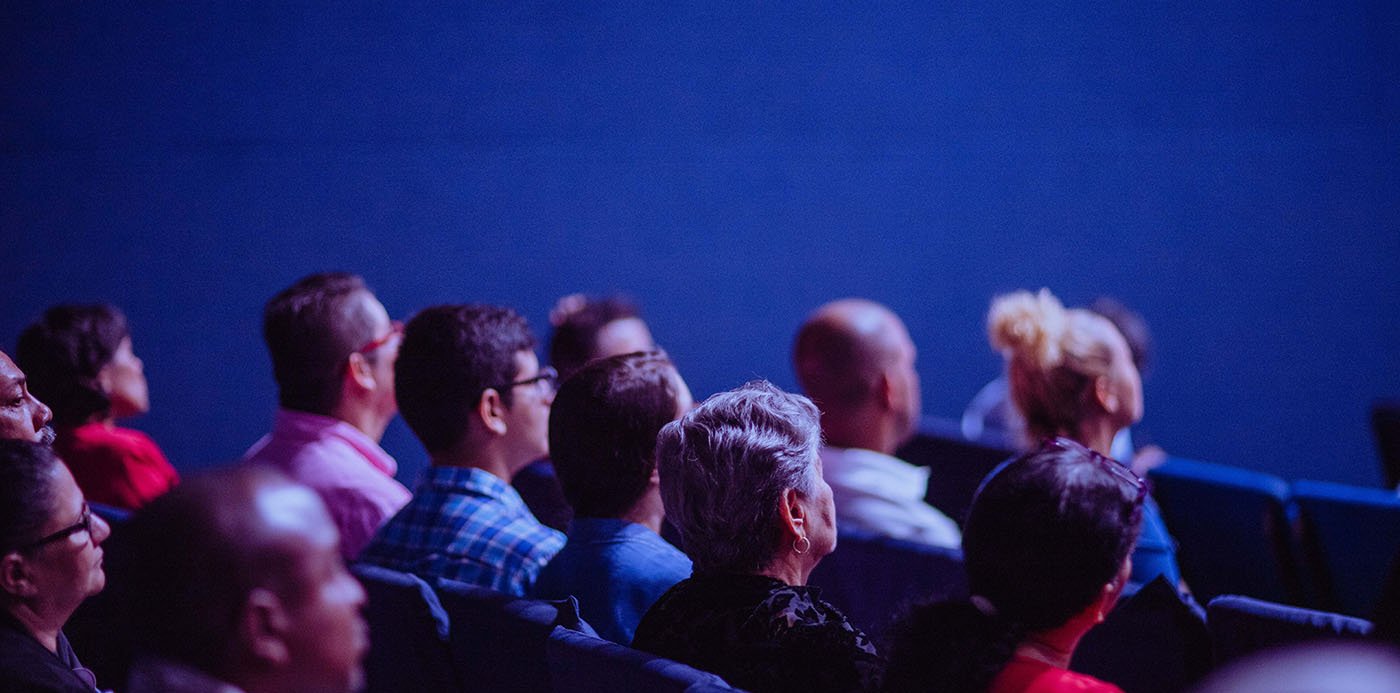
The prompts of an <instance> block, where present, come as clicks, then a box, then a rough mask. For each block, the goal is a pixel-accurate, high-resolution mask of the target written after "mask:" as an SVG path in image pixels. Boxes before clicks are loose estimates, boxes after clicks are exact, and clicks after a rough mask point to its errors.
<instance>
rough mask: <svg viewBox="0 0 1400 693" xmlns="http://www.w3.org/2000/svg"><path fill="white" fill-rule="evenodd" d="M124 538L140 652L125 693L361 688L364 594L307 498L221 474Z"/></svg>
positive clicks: (236, 472) (274, 477) (265, 477)
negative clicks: (126, 545) (126, 543)
mask: <svg viewBox="0 0 1400 693" xmlns="http://www.w3.org/2000/svg"><path fill="white" fill-rule="evenodd" d="M123 529H124V534H123V537H124V538H125V539H127V540H129V542H130V543H129V544H128V547H129V549H130V552H131V553H130V559H131V562H130V575H129V577H130V582H129V584H127V585H125V587H126V589H125V590H124V594H128V595H129V604H128V606H129V610H130V616H129V619H130V625H131V628H130V632H131V633H132V634H133V635H134V636H135V637H136V643H135V644H136V646H137V651H138V652H139V653H140V656H139V658H138V660H137V662H136V664H135V665H134V667H133V669H132V672H131V679H130V687H129V688H128V691H129V693H216V692H222V693H229V692H231V691H240V692H242V693H282V692H285V693H312V692H319V693H348V692H350V691H355V690H358V689H360V688H361V686H362V684H363V679H364V675H363V672H362V670H361V667H360V660H361V658H362V657H363V656H364V654H365V652H366V650H367V648H368V646H369V638H368V633H367V629H366V626H365V621H364V619H363V618H362V617H361V616H360V610H361V609H362V608H363V606H364V603H365V592H364V590H363V589H362V588H361V587H360V583H359V582H357V581H356V580H355V578H354V577H353V576H352V575H350V573H349V571H347V570H346V569H345V564H344V562H343V561H342V560H341V556H340V537H339V533H338V532H337V531H336V528H335V525H334V523H333V522H332V520H331V517H330V515H329V514H328V513H327V512H326V507H325V505H324V504H323V503H322V502H321V499H320V498H319V497H318V496H317V495H316V494H315V493H314V492H312V491H311V490H310V489H308V488H306V487H304V486H301V485H299V484H296V483H294V482H293V481H291V480H290V479H288V478H287V477H285V476H284V475H282V474H281V473H280V472H278V471H276V470H274V469H271V468H269V467H262V466H257V465H241V466H237V467H231V468H226V469H223V470H220V471H218V472H215V473H212V474H208V475H204V476H199V477H195V478H193V479H190V480H189V481H188V482H186V483H185V484H183V485H181V486H180V487H179V488H176V489H175V490H174V491H172V492H170V493H168V494H166V495H165V496H162V497H161V498H158V499H156V500H155V501H154V502H152V503H151V504H150V505H148V506H147V507H146V508H144V509H142V510H141V511H140V512H138V513H137V514H136V516H135V517H134V518H133V519H132V520H131V524H130V525H129V526H128V527H125V528H123ZM383 635H384V637H394V634H392V633H385V634H383Z"/></svg>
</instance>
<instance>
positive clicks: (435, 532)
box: [360, 305, 564, 595]
mask: <svg viewBox="0 0 1400 693" xmlns="http://www.w3.org/2000/svg"><path fill="white" fill-rule="evenodd" d="M394 377H395V381H396V390H397V394H398V402H399V409H400V411H401V412H402V413H403V418H404V421H405V422H406V423H408V427H409V428H410V429H412V430H413V433H414V435H416V436H418V439H419V440H420V441H422V443H423V447H424V448H426V449H427V451H428V456H429V458H430V460H431V462H432V467H431V468H430V469H429V470H428V472H427V474H426V475H425V477H424V479H423V481H422V482H421V484H420V485H419V486H418V488H417V489H416V492H415V493H414V496H413V500H411V501H409V503H408V505H407V506H405V507H404V509H403V510H401V511H399V513H398V514H397V515H395V516H394V517H393V518H392V519H391V520H389V522H388V523H387V524H386V525H385V526H384V528H383V529H382V530H380V532H379V534H378V535H376V536H375V538H374V541H372V542H371V543H370V545H369V547H368V548H366V549H365V551H364V553H363V554H362V555H361V556H360V559H361V560H362V561H365V562H367V563H374V564H376V565H381V566H384V567H386V568H391V569H394V570H401V571H405V572H411V573H416V574H418V575H419V576H421V577H424V578H427V579H429V580H431V579H432V578H437V577H444V578H450V579H452V580H459V581H461V582H467V583H471V584H476V585H481V586H483V587H489V588H492V589H495V590H499V591H501V592H507V593H510V594H514V595H524V594H525V593H526V592H527V591H528V590H529V589H530V587H531V585H533V584H534V582H535V579H536V577H537V576H538V575H539V572H540V569H541V568H543V567H544V565H545V563H546V562H548V561H549V559H550V558H552V557H553V556H554V554H555V553H557V552H558V551H559V549H560V548H561V547H562V546H563V545H564V535H563V534H561V533H559V532H558V531H556V530H554V529H550V528H548V527H545V526H544V525H542V524H540V522H539V520H537V519H536V518H535V516H534V515H532V514H531V513H530V510H529V508H527V507H526V506H525V503H524V502H523V501H521V499H520V494H518V493H516V491H515V489H513V488H511V486H510V481H511V479H512V478H514V477H515V475H516V473H517V472H519V471H520V470H521V469H523V468H524V467H525V466H526V465H528V464H530V462H532V461H534V460H536V459H539V458H541V457H544V456H545V455H547V454H548V453H549V437H548V434H549V408H550V405H551V404H552V403H553V402H554V385H555V380H556V378H557V376H556V374H555V372H554V370H553V369H552V368H541V367H540V362H539V359H538V358H537V357H536V355H535V339H534V337H533V336H532V335H531V333H530V328H529V326H528V325H527V324H526V323H525V319H524V318H522V317H521V316H519V315H518V314H516V313H515V312H514V311H512V310H510V309H508V308H499V307H495V306H482V305H455V306H438V307H435V308H429V309H427V310H425V311H423V312H421V313H419V314H418V315H417V316H415V317H414V318H413V320H411V321H409V323H408V327H407V328H406V329H405V330H404V335H403V345H402V347H401V349H400V352H399V359H398V362H397V363H396V364H395V366H394Z"/></svg>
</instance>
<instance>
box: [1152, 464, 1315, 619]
mask: <svg viewBox="0 0 1400 693" xmlns="http://www.w3.org/2000/svg"><path fill="white" fill-rule="evenodd" d="M1150 477H1151V479H1152V496H1153V498H1155V499H1156V501H1157V505H1158V507H1159V508H1161V510H1162V516H1163V519H1164V520H1166V523H1167V526H1168V527H1171V532H1172V534H1173V535H1174V536H1175V538H1176V541H1177V545H1178V549H1177V562H1178V564H1179V565H1180V566H1181V572H1182V576H1183V577H1184V578H1185V579H1186V584H1188V585H1190V586H1191V590H1192V592H1194V593H1195V594H1196V595H1197V596H1198V597H1199V598H1201V599H1203V600H1209V599H1210V598H1211V597H1214V596H1216V595H1219V594H1252V595H1256V596H1258V597H1260V598H1263V599H1269V600H1272V601H1277V602H1286V603H1292V604H1301V603H1304V601H1303V600H1304V595H1303V592H1302V583H1301V580H1300V578H1299V569H1298V561H1297V556H1296V551H1295V550H1294V547H1293V541H1292V529H1291V526H1290V523H1289V517H1288V510H1287V508H1288V483H1287V482H1285V481H1284V480H1283V479H1280V478H1278V477H1276V476H1273V475H1271V474H1264V473H1262V472H1255V471H1249V470H1246V469H1239V468H1236V467H1227V466H1225V465H1219V464H1208V463H1205V462H1196V461H1193V460H1186V459H1181V458H1178V457H1173V458H1170V459H1169V460H1167V462H1166V463H1164V464H1162V465H1161V466H1159V467H1157V468H1156V469H1153V470H1152V471H1151V472H1150Z"/></svg>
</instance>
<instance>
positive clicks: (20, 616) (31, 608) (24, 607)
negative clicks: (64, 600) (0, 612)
mask: <svg viewBox="0 0 1400 693" xmlns="http://www.w3.org/2000/svg"><path fill="white" fill-rule="evenodd" d="M45 611H46V609H44V608H43V607H36V606H35V605H33V604H14V605H11V606H10V608H9V612H10V616H11V617H13V618H14V619H15V620H16V621H19V624H20V625H21V626H23V627H24V630H25V632H27V633H29V634H30V635H31V636H33V638H34V639H35V640H38V641H39V644H40V645H43V646H44V648H45V649H47V650H48V651H49V652H54V653H57V652H58V631H59V629H61V628H62V627H63V622H64V621H67V620H68V618H67V617H66V616H65V617H64V618H55V617H54V616H53V615H52V614H47V613H44V612H45ZM71 614H72V611H71V610H70V611H69V615H71Z"/></svg>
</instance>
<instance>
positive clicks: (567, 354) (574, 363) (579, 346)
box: [549, 294, 641, 378]
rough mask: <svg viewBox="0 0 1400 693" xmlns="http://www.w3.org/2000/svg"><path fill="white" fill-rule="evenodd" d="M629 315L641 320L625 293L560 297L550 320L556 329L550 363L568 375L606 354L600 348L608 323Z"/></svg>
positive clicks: (551, 337)
mask: <svg viewBox="0 0 1400 693" xmlns="http://www.w3.org/2000/svg"><path fill="white" fill-rule="evenodd" d="M628 318H635V319H639V320H640V319H641V314H640V313H639V312H638V311H637V306H636V305H635V304H633V303H632V302H631V301H629V300H628V299H627V298H625V297H623V296H608V297H606V298H590V297H587V296H584V295H582V294H570V295H568V296H565V297H563V298H561V299H559V303H558V304H557V305H555V307H554V310H552V311H550V314H549V322H550V324H551V325H553V327H554V331H553V332H552V333H551V334H550V337H549V363H550V365H552V366H554V369H555V370H557V371H559V377H561V378H568V377H569V376H570V375H572V374H573V373H574V371H577V370H578V369H580V368H582V367H583V365H584V364H586V363H588V362H589V361H592V360H593V359H595V358H599V357H601V356H609V355H610V354H603V353H600V352H599V349H598V336H599V333H600V332H601V331H602V330H603V328H604V327H606V326H607V325H608V323H612V322H616V321H618V320H625V319H628Z"/></svg>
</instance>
